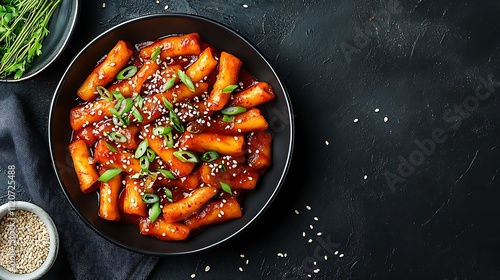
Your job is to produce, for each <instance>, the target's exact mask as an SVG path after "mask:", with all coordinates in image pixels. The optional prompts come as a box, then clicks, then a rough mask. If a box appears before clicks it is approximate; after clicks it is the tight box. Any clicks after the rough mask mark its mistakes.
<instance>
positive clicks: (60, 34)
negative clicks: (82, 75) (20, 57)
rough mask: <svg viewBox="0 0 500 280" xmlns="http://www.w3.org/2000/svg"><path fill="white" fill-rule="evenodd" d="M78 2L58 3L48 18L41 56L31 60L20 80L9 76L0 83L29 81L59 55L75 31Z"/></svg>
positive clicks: (72, 0)
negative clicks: (48, 31) (46, 33)
mask: <svg viewBox="0 0 500 280" xmlns="http://www.w3.org/2000/svg"><path fill="white" fill-rule="evenodd" d="M79 2H80V1H79V0H70V1H67V0H63V1H61V2H60V3H59V6H58V7H57V8H56V10H55V11H54V14H53V15H52V17H51V18H50V21H49V25H48V29H49V30H50V33H49V35H47V37H45V39H44V40H43V43H42V45H43V47H42V54H41V55H40V56H38V57H36V58H35V59H34V60H33V62H32V63H31V67H30V68H29V69H28V71H26V72H25V73H24V74H23V75H22V76H21V78H19V79H14V78H13V77H11V76H9V77H7V78H5V79H0V81H1V82H20V81H24V80H26V79H29V78H31V77H33V76H35V75H37V74H38V73H40V72H42V71H43V70H44V69H45V68H47V67H49V65H50V64H52V62H54V61H55V60H56V59H57V58H58V57H59V56H60V55H61V53H62V52H63V51H64V49H65V48H66V45H67V44H68V42H69V39H70V38H71V35H72V34H73V31H74V30H75V27H76V23H77V20H78V14H79V10H80V9H79V6H80V3H79Z"/></svg>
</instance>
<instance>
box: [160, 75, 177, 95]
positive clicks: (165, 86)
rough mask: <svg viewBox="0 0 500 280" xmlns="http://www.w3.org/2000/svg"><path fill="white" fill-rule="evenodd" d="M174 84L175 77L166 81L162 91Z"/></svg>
mask: <svg viewBox="0 0 500 280" xmlns="http://www.w3.org/2000/svg"><path fill="white" fill-rule="evenodd" d="M174 85H175V77H172V78H170V79H168V80H167V81H166V82H165V84H164V85H163V87H162V89H161V91H162V92H165V91H167V90H169V89H171V88H172V87H173V86H174Z"/></svg>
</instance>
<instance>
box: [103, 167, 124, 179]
mask: <svg viewBox="0 0 500 280" xmlns="http://www.w3.org/2000/svg"><path fill="white" fill-rule="evenodd" d="M120 173H122V170H121V169H120V168H112V169H108V170H106V171H105V172H104V173H102V174H101V176H99V178H97V181H99V182H108V181H109V180H111V179H113V178H114V177H116V176H117V175H118V174H120Z"/></svg>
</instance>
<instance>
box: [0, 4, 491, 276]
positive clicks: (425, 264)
mask: <svg viewBox="0 0 500 280" xmlns="http://www.w3.org/2000/svg"><path fill="white" fill-rule="evenodd" d="M81 2H82V3H81V15H80V21H79V24H78V28H77V31H76V33H75V35H74V36H73V38H72V40H71V42H70V44H69V46H68V48H67V49H66V50H65V52H64V53H63V55H62V57H60V58H59V59H58V60H57V61H56V62H55V63H54V64H53V65H52V66H50V68H49V69H48V70H46V71H45V72H44V73H42V74H41V75H39V76H37V77H36V78H33V79H30V80H28V81H24V82H21V83H15V84H0V98H3V97H4V96H7V95H9V94H18V95H19V96H22V97H23V102H24V104H25V106H26V107H27V108H28V111H29V112H30V114H31V116H29V117H30V118H31V119H32V120H33V122H34V123H35V124H36V127H37V130H38V131H37V133H39V135H40V138H41V140H40V147H39V148H40V149H48V146H47V119H48V113H49V105H50V101H51V98H52V94H53V92H54V90H55V87H56V85H57V83H58V81H59V79H60V77H61V76H62V73H63V72H64V70H65V67H66V66H67V65H68V64H69V62H70V60H71V59H72V58H73V56H74V55H76V53H77V52H78V51H79V50H80V49H81V48H82V47H83V46H85V45H86V44H87V43H88V42H89V41H90V40H92V39H93V38H94V37H95V36H97V35H99V34H100V33H101V32H103V31H104V30H106V29H108V28H110V27H112V26H113V25H115V24H117V23H120V22H123V21H125V20H127V19H131V18H135V17H138V16H140V15H146V14H153V13H170V12H174V13H178V12H179V13H189V14H197V15H202V16H206V17H209V18H211V19H214V20H217V21H220V22H222V23H224V24H227V25H229V26H230V27H232V28H234V29H236V30H237V31H239V32H240V33H241V34H242V35H243V36H245V37H247V38H248V39H249V40H250V41H251V42H253V43H254V44H255V45H257V47H258V48H259V49H260V50H261V51H262V52H263V53H264V54H265V56H266V57H267V58H268V59H269V61H270V62H271V64H272V65H273V66H274V67H275V70H276V71H277V73H278V74H279V75H280V77H281V78H282V80H283V81H284V82H285V84H286V86H287V88H288V90H289V93H290V96H291V99H292V103H293V105H294V111H295V114H296V116H295V121H296V142H295V147H296V148H295V153H294V160H293V164H292V167H291V171H290V174H289V176H288V178H287V180H286V182H285V185H284V187H283V188H282V191H281V192H280V194H279V196H278V198H277V199H276V200H275V202H274V203H273V205H272V206H271V208H270V209H269V210H268V211H267V213H266V214H265V215H264V216H263V217H262V218H261V219H260V220H259V221H258V222H257V223H256V224H254V225H253V226H252V227H251V229H250V230H248V231H246V232H245V233H244V234H242V235H240V236H238V237H237V238H235V239H233V240H232V241H230V242H228V243H226V244H224V245H223V246H220V247H217V248H215V249H212V250H209V251H206V252H201V253H196V254H190V255H184V256H172V257H165V258H162V259H161V261H160V263H159V265H158V266H157V267H156V268H155V270H154V271H153V273H152V274H151V275H150V276H149V278H150V279H190V278H191V274H193V273H194V274H196V278H195V279H308V276H307V275H308V274H310V275H311V276H312V279H453V280H454V279H457V280H459V279H500V266H499V265H498V263H499V261H500V253H499V252H500V214H499V213H500V203H499V201H500V189H499V183H500V176H498V177H497V175H498V172H499V170H500V160H499V159H500V147H497V146H499V137H500V133H499V129H500V118H499V117H500V110H499V109H498V108H499V105H500V98H499V97H498V94H499V93H500V68H499V67H498V63H499V62H500V50H499V48H500V36H499V34H500V19H499V17H498V14H499V13H500V2H498V1H488V0H485V1H465V0H457V1H451V0H440V1H431V0H413V1H405V2H403V1H397V0H381V1H363V0H355V1H326V0H325V1H284V0H280V1H255V0H253V1H252V0H245V1H233V2H231V3H228V2H227V1H190V0H187V1H177V0H174V1H164V0H159V1H155V0H140V1H139V0H137V1H135V0H123V1H94V0H87V1H81ZM157 2H159V3H157ZM103 3H105V7H103V5H104V4H103ZM244 5H248V7H246V6H244ZM167 6H168V7H167ZM159 28H161V27H159ZM376 111H378V112H376ZM385 118H386V119H385ZM47 164H49V163H47ZM0 169H1V176H0V180H3V181H4V182H5V181H6V179H4V178H5V176H6V175H5V169H6V167H5V166H3V167H0ZM1 182H2V181H0V191H3V190H5V184H2V183H1ZM22 187H24V186H22V184H21V190H20V193H19V197H20V198H23V192H22ZM0 198H1V199H2V201H0V202H4V201H5V200H6V197H5V196H4V195H2V194H0ZM24 198H26V197H24ZM26 199H28V198H26ZM307 206H310V207H311V210H307V209H306V207H307ZM295 210H297V211H298V212H299V214H295ZM315 217H317V218H318V221H315V219H314V218H315ZM310 226H312V229H311V228H310ZM319 232H321V233H322V235H321V236H318V233H319ZM303 233H305V237H303V236H302V235H303ZM309 240H311V243H309ZM240 254H244V257H243V258H242V257H240ZM281 254H283V257H280V256H281ZM285 254H286V257H284V256H285ZM89 257H92V256H89ZM325 257H326V260H325ZM247 260H248V264H247V263H246V261H247ZM110 261H112V260H110ZM118 265H119V264H118ZM206 266H209V267H210V271H209V272H205V267H206ZM240 267H241V269H242V270H243V271H240ZM70 274H71V273H70V271H69V270H68V268H67V264H66V262H65V259H64V252H60V257H59V259H58V262H57V263H56V265H55V266H54V267H53V269H52V270H51V271H50V273H49V274H48V275H47V276H46V279H54V278H56V277H57V278H63V277H67V276H68V275H70Z"/></svg>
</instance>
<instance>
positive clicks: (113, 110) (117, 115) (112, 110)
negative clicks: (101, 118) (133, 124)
mask: <svg viewBox="0 0 500 280" xmlns="http://www.w3.org/2000/svg"><path fill="white" fill-rule="evenodd" d="M117 104H118V103H117ZM109 112H110V113H111V114H112V115H113V116H115V117H118V118H119V117H121V116H120V114H118V110H116V109H115V108H109Z"/></svg>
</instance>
